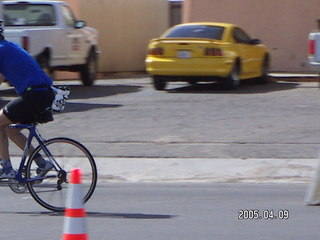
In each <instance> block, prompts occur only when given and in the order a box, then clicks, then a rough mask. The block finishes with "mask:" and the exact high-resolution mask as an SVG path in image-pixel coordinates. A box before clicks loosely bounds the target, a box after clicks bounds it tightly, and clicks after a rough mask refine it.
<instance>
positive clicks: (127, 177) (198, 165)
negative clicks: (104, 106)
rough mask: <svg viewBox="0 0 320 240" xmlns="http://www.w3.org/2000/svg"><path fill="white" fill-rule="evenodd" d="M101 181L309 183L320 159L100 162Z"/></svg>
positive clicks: (98, 161) (130, 159)
mask: <svg viewBox="0 0 320 240" xmlns="http://www.w3.org/2000/svg"><path fill="white" fill-rule="evenodd" d="M96 163H97V167H98V171H99V181H101V182H104V181H109V182H110V181H111V182H213V183H287V182H290V183H309V182H311V181H312V179H313V176H314V174H315V172H316V169H317V166H318V159H213V158H96Z"/></svg>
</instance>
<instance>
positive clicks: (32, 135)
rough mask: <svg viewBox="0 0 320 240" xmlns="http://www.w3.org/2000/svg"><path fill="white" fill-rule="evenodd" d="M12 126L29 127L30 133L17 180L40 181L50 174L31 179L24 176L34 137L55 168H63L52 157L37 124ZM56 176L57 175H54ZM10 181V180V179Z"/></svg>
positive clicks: (16, 127)
mask: <svg viewBox="0 0 320 240" xmlns="http://www.w3.org/2000/svg"><path fill="white" fill-rule="evenodd" d="M9 127H10V128H15V129H27V130H29V135H28V138H27V143H26V145H25V147H24V150H23V154H22V158H21V161H20V165H19V169H18V172H17V174H16V178H15V180H17V181H18V182H19V183H26V182H34V181H39V180H42V179H44V178H49V177H50V176H45V177H34V178H31V179H27V178H26V177H23V174H22V173H23V170H24V167H25V166H26V165H25V163H26V160H27V157H28V154H29V148H30V146H31V143H32V140H33V138H35V139H36V140H37V142H38V144H39V146H40V147H41V149H42V150H43V151H44V152H45V154H46V155H47V156H48V157H49V158H50V160H51V161H52V162H53V163H54V168H55V169H57V168H56V166H57V167H58V168H59V169H61V167H60V166H59V164H58V163H57V162H56V161H55V160H54V158H53V157H52V155H51V153H50V152H49V150H48V148H47V147H46V146H45V144H44V142H45V139H43V138H42V137H41V135H40V133H39V132H38V130H37V128H36V124H11V125H9ZM52 177H55V176H52ZM8 182H9V183H10V181H8Z"/></svg>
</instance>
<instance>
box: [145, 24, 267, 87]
mask: <svg viewBox="0 0 320 240" xmlns="http://www.w3.org/2000/svg"><path fill="white" fill-rule="evenodd" d="M145 63H146V70H147V72H148V73H149V74H150V75H152V78H153V84H154V88H155V89H157V90H164V89H165V88H166V85H167V82H172V81H185V82H189V83H191V84H194V83H197V82H204V81H205V82H208V81H222V82H223V84H224V86H225V87H227V88H230V89H232V88H236V87H238V85H239V83H240V80H242V79H248V78H257V79H258V80H259V81H260V82H262V83H264V82H267V81H268V72H269V64H270V56H269V53H268V50H267V48H266V47H265V46H264V45H262V44H261V42H260V40H258V39H252V38H250V37H249V36H248V34H246V33H245V32H244V31H243V30H242V29H241V28H239V27H238V26H236V25H234V24H228V23H216V22H198V23H186V24H179V25H176V26H174V27H172V28H170V29H169V30H167V31H166V32H165V33H164V34H163V35H162V36H161V37H160V38H157V39H152V40H151V41H150V43H149V45H148V51H147V57H146V60H145Z"/></svg>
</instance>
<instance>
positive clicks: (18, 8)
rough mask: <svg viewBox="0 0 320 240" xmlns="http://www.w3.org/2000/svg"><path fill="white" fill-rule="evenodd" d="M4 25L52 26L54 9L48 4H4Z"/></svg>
mask: <svg viewBox="0 0 320 240" xmlns="http://www.w3.org/2000/svg"><path fill="white" fill-rule="evenodd" d="M3 7H4V9H3V11H4V25H5V26H53V25H55V24H56V19H55V12H54V11H55V10H54V7H53V6H52V5H50V4H5V5H4V6H3Z"/></svg>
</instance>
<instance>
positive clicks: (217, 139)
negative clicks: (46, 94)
mask: <svg viewBox="0 0 320 240" xmlns="http://www.w3.org/2000/svg"><path fill="white" fill-rule="evenodd" d="M66 83H67V84H69V85H70V86H71V96H70V100H69V102H68V104H67V106H66V109H65V111H64V112H63V113H59V114H56V115H55V121H54V122H52V123H48V124H45V125H43V126H42V127H41V129H43V130H42V132H43V135H44V136H45V137H51V136H52V137H53V136H61V135H62V136H69V137H72V138H76V139H78V140H80V141H81V142H83V143H84V144H85V145H86V146H88V147H89V148H90V149H92V151H93V153H94V154H95V156H97V157H143V158H148V157H157V158H158V157H159V158H168V157H173V158H175V157H184V158H192V157H195V158H318V155H319V147H318V146H319V143H320V140H319V133H320V130H319V129H320V128H319V122H320V114H319V112H320V96H319V93H320V92H319V89H318V84H317V83H316V82H304V83H297V82H280V81H278V82H272V83H270V84H267V85H257V84H253V83H250V82H249V83H245V84H243V85H242V86H241V87H240V88H239V89H237V90H230V91H226V90H223V89H221V88H220V87H219V86H218V85H216V84H202V85H197V86H188V85H186V84H184V83H176V84H169V90H168V91H155V90H153V88H152V86H151V84H150V78H148V77H145V76H144V77H140V78H126V79H121V78H119V79H107V80H99V81H97V82H96V85H95V86H92V87H84V86H82V85H81V84H80V83H79V82H77V81H72V82H66ZM58 84H59V83H58ZM14 97H15V94H14V91H13V90H12V89H10V88H7V85H5V84H4V85H2V86H0V105H4V104H5V103H6V102H7V101H9V100H10V99H12V98H14Z"/></svg>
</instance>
